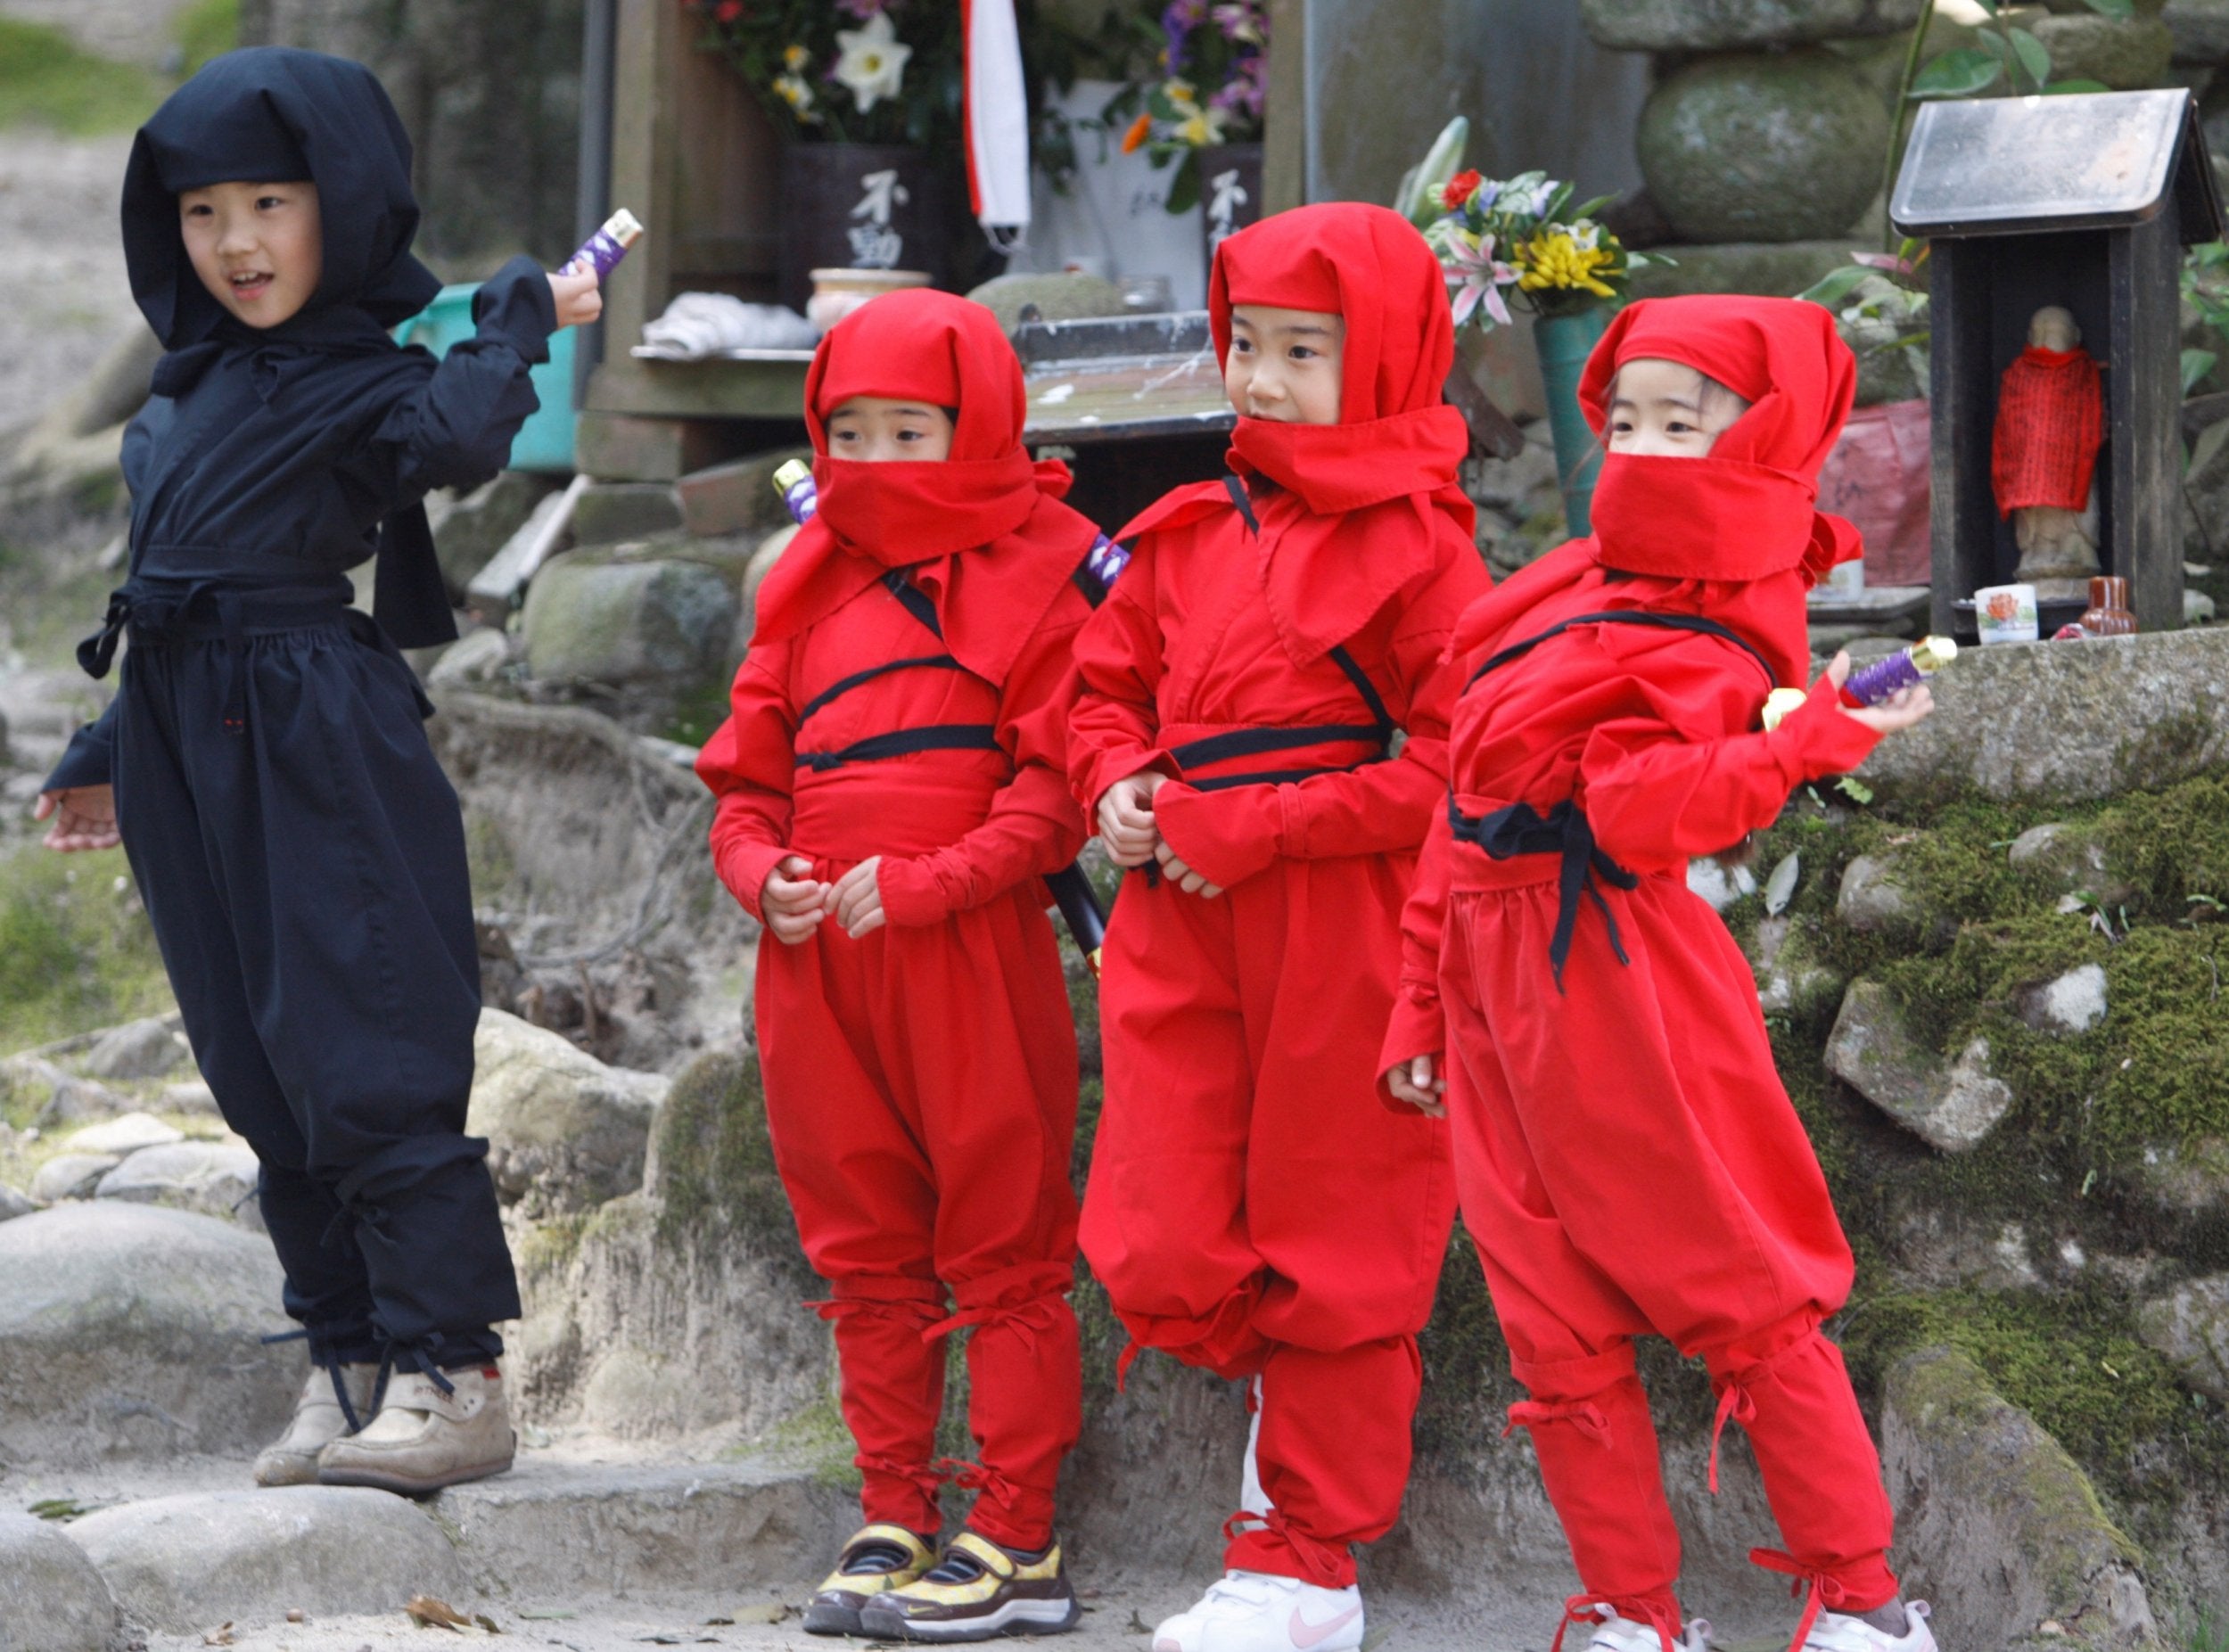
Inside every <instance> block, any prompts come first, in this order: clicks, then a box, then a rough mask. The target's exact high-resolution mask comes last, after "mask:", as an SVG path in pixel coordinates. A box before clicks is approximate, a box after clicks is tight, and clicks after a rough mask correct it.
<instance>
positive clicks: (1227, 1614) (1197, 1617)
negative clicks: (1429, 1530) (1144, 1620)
mask: <svg viewBox="0 0 2229 1652" xmlns="http://www.w3.org/2000/svg"><path fill="white" fill-rule="evenodd" d="M1361 1644H1362V1591H1361V1590H1359V1589H1357V1588H1355V1587H1354V1585H1353V1584H1352V1583H1350V1584H1348V1585H1347V1586H1346V1587H1345V1589H1320V1588H1318V1587H1317V1586H1316V1585H1315V1584H1313V1583H1304V1582H1301V1580H1300V1579H1298V1578H1296V1577H1279V1576H1277V1575H1276V1574H1272V1573H1269V1572H1226V1573H1224V1574H1223V1575H1222V1577H1221V1580H1220V1581H1218V1582H1213V1583H1211V1584H1209V1585H1208V1588H1207V1592H1206V1594H1205V1595H1203V1596H1202V1597H1200V1600H1199V1604H1198V1605H1197V1606H1195V1607H1191V1608H1189V1610H1187V1611H1183V1612H1180V1613H1178V1614H1177V1615H1175V1616H1174V1617H1172V1618H1169V1619H1166V1620H1165V1621H1164V1622H1163V1623H1162V1624H1161V1626H1160V1627H1159V1628H1158V1629H1156V1630H1155V1631H1153V1652H1356V1648H1360V1647H1361Z"/></svg>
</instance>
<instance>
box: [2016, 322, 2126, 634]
mask: <svg viewBox="0 0 2229 1652" xmlns="http://www.w3.org/2000/svg"><path fill="white" fill-rule="evenodd" d="M2104 405H2105V399H2104V394H2103V390H2102V384H2101V382H2100V376H2099V374H2098V366H2097V363H2096V362H2095V361H2093V360H2092V359H2091V358H2090V354H2089V352H2088V351H2087V350H2085V349H2083V348H2082V333H2081V329H2080V328H2078V327H2077V326H2076V325H2075V320H2074V316H2072V315H2071V314H2070V313H2069V312H2068V311H2067V310H2065V309H2062V308H2060V307H2059V306H2058V305H2056V304H2051V305H2046V306H2044V308H2042V309H2039V310H2037V311H2036V314H2035V316H2033V317H2031V318H2030V320H2029V322H2028V324H2027V349H2024V350H2022V351H2021V352H2020V354H2019V358H2018V359H2017V360H2015V361H2014V362H2013V363H2012V365H2011V366H2010V367H2007V368H2006V369H2005V370H2004V380H2003V386H2002V388H2001V389H2000V390H1999V392H1998V396H1997V423H1996V431H1995V440H1994V441H1993V443H1992V450H1991V454H1990V464H1989V479H1990V481H1991V483H1992V485H1993V487H1994V489H1995V494H1996V502H1997V509H1998V510H1999V511H2000V512H2002V513H2003V514H2005V515H2007V516H2010V517H2011V519H2012V537H2013V539H2014V542H2015V543H2017V544H2018V545H2019V551H2020V565H2019V569H2018V570H2017V571H2015V572H2014V574H2013V576H2012V577H2013V579H2015V580H2017V581H2019V583H2021V584H2023V585H2033V586H2034V587H2035V588H2036V596H2037V598H2038V599H2039V600H2042V601H2046V602H2048V601H2052V600H2054V599H2063V598H2068V597H2081V596H2086V594H2087V593H2088V590H2089V580H2090V577H2091V576H2092V575H2093V574H2095V573H2097V572H2098V571H2099V567H2098V560H2097V538H2098V522H2097V482H2096V472H2097V453H2098V448H2100V447H2101V446H2102V445H2103V442H2104V440H2105V415H2104Z"/></svg>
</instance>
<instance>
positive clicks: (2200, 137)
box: [1889, 87, 2223, 635]
mask: <svg viewBox="0 0 2229 1652" xmlns="http://www.w3.org/2000/svg"><path fill="white" fill-rule="evenodd" d="M1889 216H1890V218H1891V220H1892V221H1893V222H1894V224H1895V225H1896V228H1897V229H1899V230H1900V231H1902V232H1903V233H1904V234H1907V235H1921V236H1925V237H1927V238H1929V240H1930V241H1931V242H1933V243H1934V252H1933V255H1932V257H1931V258H1930V259H1929V268H1930V270H1931V272H1932V273H1931V275H1930V276H1929V316H1930V319H1931V325H1932V332H1933V343H1932V354H1933V365H1932V369H1931V377H1932V386H1931V391H1930V398H1929V399H1930V400H1931V402H1932V404H1933V415H1934V417H1933V431H1934V434H1933V456H1932V457H1933V488H1934V498H1933V521H1932V528H1933V536H1932V537H1933V541H1934V555H1933V572H1934V612H1933V625H1934V629H1936V630H1937V631H1939V632H1942V633H1945V634H1946V635H1947V634H1950V633H1952V632H1953V630H1955V629H1964V630H1967V631H1969V632H1970V630H1971V622H1970V610H1969V612H1968V614H1967V615H1966V616H1964V623H1963V624H1962V623H1961V621H1962V614H1961V612H1960V610H1959V607H1958V604H1960V603H1961V602H1962V601H1966V600H1968V599H1970V598H1971V597H1972V596H1973V593H1974V592H1975V590H1976V589H1978V588H1981V587H1984V586H1990V585H1997V584H2002V583H2004V582H2007V581H2009V580H2011V579H2012V577H2013V573H2014V570H2015V569H2016V568H2017V567H2018V565H2019V560H2020V558H2019V549H2018V547H2017V546H2016V543H2015V539H2014V530H2013V525H2012V523H2011V522H2009V521H2007V520H2005V518H2004V516H2003V514H2002V513H2001V512H2000V511H1999V509H1998V506H1997V500H1996V498H1995V494H1994V492H1993V489H1992V486H1991V481H1990V454H1991V441H1992V437H1993V434H1994V431H1995V423H1996V413H1997V400H1998V388H1999V385H2000V383H2001V382H2003V376H2004V373H2005V370H2006V368H2007V367H2008V366H2011V364H2012V362H2013V361H2014V359H2015V358H2018V357H2019V355H2020V353H2021V351H2022V349H2024V348H2025V347H2026V346H2027V343H2028V330H2029V325H2030V322H2031V318H2032V317H2034V316H2035V315H2036V312H2037V311H2038V310H2040V309H2043V308H2046V307H2049V306H2058V307H2060V308H2064V309H2067V310H2069V311H2071V312H2072V313H2073V316H2074V320H2075V323H2076V325H2077V326H2078V328H2079V330H2080V336H2081V343H2082V348H2084V349H2087V350H2088V351H2089V353H2090V354H2091V355H2092V356H2093V357H2094V358H2096V360H2097V362H2098V364H2099V366H2100V367H2101V368H2102V379H2103V384H2104V416H2105V443H2104V448H2103V449H2102V452H2101V453H2100V454H2099V455H2098V457H2097V461H2096V469H2095V473H2094V476H2095V481H2094V486H2095V498H2096V506H2097V527H2096V555H2097V558H2098V560H2099V562H2100V563H2101V564H2102V571H2104V572H2106V573H2108V574H2117V575H2119V576H2121V577H2122V578H2125V579H2126V580H2127V581H2128V586H2129V591H2130V596H2131V603H2130V605H2131V606H2132V607H2133V608H2134V611H2135V614H2136V620H2137V623H2138V624H2139V626H2140V627H2141V628H2142V629H2144V630H2147V631H2153V630H2173V629H2176V628H2177V627H2179V626H2180V625H2181V624H2182V621H2183V495H2182V486H2181V481H2182V442H2181V429H2180V417H2179V415H2180V407H2181V400H2182V379H2181V355H2182V352H2181V329H2180V321H2179V316H2180V302H2181V290H2180V279H2179V278H2180V273H2181V267H2182V252H2183V248H2184V246H2186V245H2190V244H2192V243H2195V242H2207V241H2216V240H2219V239H2221V237H2222V234H2223V228H2222V209H2221V199H2220V195H2219V193H2218V192H2217V189H2216V186H2215V182H2214V175H2213V169H2212V167H2211V166H2210V164H2209V163H2208V160H2207V157H2206V141H2205V136H2204V134H2203V132H2202V131H2201V129H2200V127H2199V124H2198V118H2197V113H2196V110H2195V108H2194V105H2193V103H2192V97H2191V95H2190V93H2189V92H2188V91H2187V90H2184V89H2182V88H2179V87H2178V88H2174V89H2170V90H2166V91H2157V92H2115V93H2098V94H2093V95H2067V96H2058V97H2005V98H1985V99H1977V100H1974V101H1971V102H1961V103H1929V104H1927V105H1926V106H1924V107H1923V108H1922V109H1921V111H1920V114H1919V118H1918V119H1917V120H1916V121H1914V123H1913V125H1912V140H1911V144H1910V146H1909V148H1908V149H1907V150H1906V151H1905V152H1904V167H1903V169H1902V171H1901V172H1900V173H1899V174H1898V175H1897V178H1896V190H1895V193H1894V195H1893V197H1892V199H1891V201H1890V203H1889Z"/></svg>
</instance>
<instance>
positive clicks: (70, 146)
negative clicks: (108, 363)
mask: <svg viewBox="0 0 2229 1652" xmlns="http://www.w3.org/2000/svg"><path fill="white" fill-rule="evenodd" d="M131 143H132V141H131V137H130V135H129V134H119V135H116V136H108V137H96V138H65V137H56V136H52V135H50V134H45V133H40V132H32V131H25V130H22V129H20V128H19V129H17V130H14V131H9V132H4V133H0V246H4V247H6V248H7V249H8V262H9V265H10V268H9V272H8V274H9V278H10V280H11V281H12V282H13V284H14V285H13V287H12V292H13V293H14V297H13V299H12V300H10V301H9V302H8V303H6V304H0V451H4V449H5V448H8V447H10V446H12V440H11V435H10V433H11V432H13V431H20V430H21V428H22V427H23V426H25V425H28V424H29V423H31V422H32V421H33V420H34V419H36V418H37V416H38V415H39V414H40V413H41V412H42V411H44V410H45V407H46V406H47V405H48V404H49V403H50V402H51V401H52V400H53V399H54V398H55V397H57V396H59V395H61V394H62V393H63V392H64V391H65V390H69V389H70V387H71V386H72V385H73V384H75V383H76V382H78V380H79V379H80V378H81V377H83V376H84V375H85V374H86V372H88V371H89V370H90V369H91V368H92V366H93V365H94V363H95V362H96V361H98V360H99V359H100V358H101V357H102V355H103V353H104V352H105V351H106V350H107V349H108V348H109V346H110V345H111V344H112V343H114V342H115V341H116V340H117V338H118V337H119V335H120V334H122V333H124V332H125V330H126V329H127V328H131V327H137V326H144V325H145V323H144V322H143V321H141V319H140V316H139V311H138V309H137V308H136V307H135V306H134V305H133V303H132V293H131V284H130V283H129V282H128V280H127V278H126V276H125V274H124V250H123V246H122V244H121V242H120V241H119V234H118V228H117V200H118V195H119V191H120V190H121V188H122V186H123V182H124V160H125V158H126V157H127V155H129V154H130V153H131Z"/></svg>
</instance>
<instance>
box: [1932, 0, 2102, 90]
mask: <svg viewBox="0 0 2229 1652" xmlns="http://www.w3.org/2000/svg"><path fill="white" fill-rule="evenodd" d="M1977 3H1978V4H1979V5H1980V7H1981V9H1982V10H1983V11H1984V12H1986V13H1987V14H1988V18H1989V21H1987V22H1986V23H1984V24H1982V25H1980V26H1979V27H1978V28H1977V29H1975V30H1974V34H1975V37H1976V38H1977V39H1978V41H1979V42H1980V44H1979V45H1975V46H1962V47H1960V48H1958V49H1957V50H1956V51H1952V52H1945V53H1943V54H1942V55H1941V56H1939V57H1936V58H1932V59H1930V60H1929V62H1927V63H1925V64H1924V65H1922V66H1921V67H1920V68H1919V69H1918V70H1916V71H1914V72H1908V73H1907V76H1906V80H1905V85H1904V88H1903V93H1904V97H1905V98H1907V99H1919V100H1928V99H1941V98H1955V97H1977V96H1978V95H1981V94H1982V93H1984V92H1987V91H1990V90H1992V89H1994V88H1995V87H1996V86H1998V85H1999V83H2000V82H2002V83H2003V86H2004V87H2005V89H2006V90H2008V91H2010V92H2011V93H2013V94H2014V95H2023V96H2026V95H2035V94H2036V93H2067V92H2102V91H2104V90H2105V89H2106V88H2105V87H2103V86H2100V85H2098V84H2097V83H2096V82H2095V81H2093V80H2053V79H2052V78H2051V48H2050V47H2048V46H2046V45H2044V43H2043V42H2042V41H2041V40H2039V39H2037V38H2036V36H2035V35H2034V33H2033V32H2031V31H2030V30H2028V29H2023V28H2021V27H2020V26H2019V24H2018V23H2014V22H2011V21H2008V20H2007V19H2006V17H2005V15H2004V13H2005V12H2007V11H2008V10H2010V9H2011V8H2010V7H2008V6H2007V5H2006V4H2005V0H1977ZM2086 4H2088V6H2089V8H2090V10H2092V11H2093V12H2097V13H2099V14H2100V15H2102V16H2105V17H2110V18H2117V19H2123V20H2125V19H2126V18H2128V17H2130V16H2132V15H2133V14H2134V13H2133V12H2132V10H2131V7H2132V4H2133V0H2086ZM1934 10H1935V8H1934V7H1933V6H1932V5H1929V6H1928V7H1926V8H1925V9H1924V10H1923V11H1922V12H1921V17H1920V21H1919V22H1918V23H1917V24H1915V25H1914V26H1913V30H1912V56H1913V57H1914V58H1915V59H1916V58H1917V57H1918V56H1919V54H1920V53H1921V50H1922V45H1921V43H1922V42H1923V41H1924V40H1925V39H1926V37H1927V29H1928V25H1929V23H1930V22H1931V21H1934Z"/></svg>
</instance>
